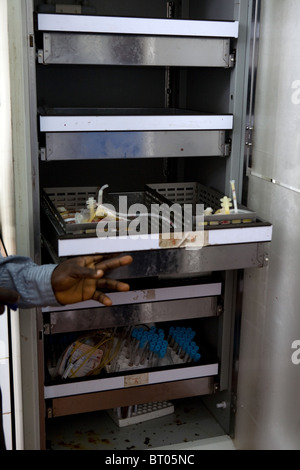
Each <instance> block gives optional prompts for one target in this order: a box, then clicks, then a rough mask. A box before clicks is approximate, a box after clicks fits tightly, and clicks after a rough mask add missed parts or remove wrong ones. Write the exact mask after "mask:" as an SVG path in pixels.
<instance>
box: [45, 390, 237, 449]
mask: <svg viewBox="0 0 300 470" xmlns="http://www.w3.org/2000/svg"><path fill="white" fill-rule="evenodd" d="M172 403H173V405H174V412H173V413H172V414H169V415H166V416H161V417H158V418H154V419H151V420H149V421H145V422H142V423H138V424H131V425H129V426H124V427H119V426H118V425H117V424H116V423H115V422H114V421H113V419H112V418H111V417H110V416H109V414H108V413H107V412H106V411H98V412H93V413H86V414H81V415H72V416H67V417H63V418H55V419H53V420H50V421H48V422H47V426H46V428H47V431H46V433H47V448H48V449H49V450H106V451H112V450H144V449H148V450H152V449H177V450H186V449H194V450H196V449H216V450H233V449H234V445H233V443H232V441H231V439H230V437H229V436H227V435H226V434H225V433H224V431H223V429H222V428H221V427H220V426H219V424H218V423H217V422H216V420H215V419H214V418H213V416H212V415H211V413H210V412H209V411H208V410H207V408H206V407H205V406H204V405H203V404H202V402H201V400H200V399H199V398H197V397H196V398H188V399H183V400H174V401H172Z"/></svg>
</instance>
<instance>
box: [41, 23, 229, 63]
mask: <svg viewBox="0 0 300 470" xmlns="http://www.w3.org/2000/svg"><path fill="white" fill-rule="evenodd" d="M38 29H39V31H43V32H44V34H43V49H42V50H40V51H39V54H38V57H39V62H40V63H42V64H96V65H98V64H99V65H136V66H142V65H146V66H193V67H225V68H226V67H227V68H228V67H232V65H233V63H234V62H233V60H232V59H233V58H232V55H231V49H230V47H231V44H230V38H237V36H238V22H234V21H232V22H230V21H228V22H226V21H191V20H171V19H155V18H126V17H107V16H106V17H101V16H98V17H97V16H74V15H72V16H71V15H51V14H39V15H38Z"/></svg>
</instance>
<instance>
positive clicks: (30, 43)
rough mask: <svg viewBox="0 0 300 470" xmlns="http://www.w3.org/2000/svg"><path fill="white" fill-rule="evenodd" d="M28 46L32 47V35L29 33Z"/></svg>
mask: <svg viewBox="0 0 300 470" xmlns="http://www.w3.org/2000/svg"><path fill="white" fill-rule="evenodd" d="M29 47H34V36H33V34H29Z"/></svg>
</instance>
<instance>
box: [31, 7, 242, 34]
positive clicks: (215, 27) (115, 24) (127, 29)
mask: <svg viewBox="0 0 300 470" xmlns="http://www.w3.org/2000/svg"><path fill="white" fill-rule="evenodd" d="M37 20H38V30H39V31H62V32H75V33H79V32H85V33H115V34H119V33H120V34H150V35H167V36H196V37H201V36H205V37H234V38H237V37H238V27H239V23H238V21H198V20H181V19H163V18H134V17H118V16H88V15H63V14H62V15H58V14H47V13H40V14H38V15H37Z"/></svg>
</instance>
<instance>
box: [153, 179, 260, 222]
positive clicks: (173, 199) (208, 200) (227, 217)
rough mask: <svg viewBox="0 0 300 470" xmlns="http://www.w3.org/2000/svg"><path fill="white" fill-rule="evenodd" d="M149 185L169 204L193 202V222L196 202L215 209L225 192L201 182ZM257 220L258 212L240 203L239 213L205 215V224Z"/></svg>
mask: <svg viewBox="0 0 300 470" xmlns="http://www.w3.org/2000/svg"><path fill="white" fill-rule="evenodd" d="M147 187H148V188H149V189H151V190H152V191H155V192H156V193H157V195H158V196H161V197H164V198H165V199H166V200H167V201H168V202H169V204H176V203H177V204H180V206H183V205H184V204H192V206H193V211H192V213H193V222H194V223H195V217H196V216H195V213H196V204H203V205H204V209H206V208H208V207H211V208H212V209H213V211H214V212H215V211H216V210H218V209H220V208H221V202H220V199H221V198H222V197H224V194H222V193H220V192H218V191H216V190H214V189H212V188H209V187H207V186H204V185H202V184H200V183H196V182H192V183H163V184H148V185H147ZM255 221H256V213H255V212H253V211H250V210H248V209H247V208H246V207H244V206H242V205H238V213H234V211H233V210H232V211H231V213H230V214H212V215H205V216H204V225H210V226H213V225H216V226H218V225H239V224H243V225H244V224H250V223H252V222H255Z"/></svg>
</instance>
